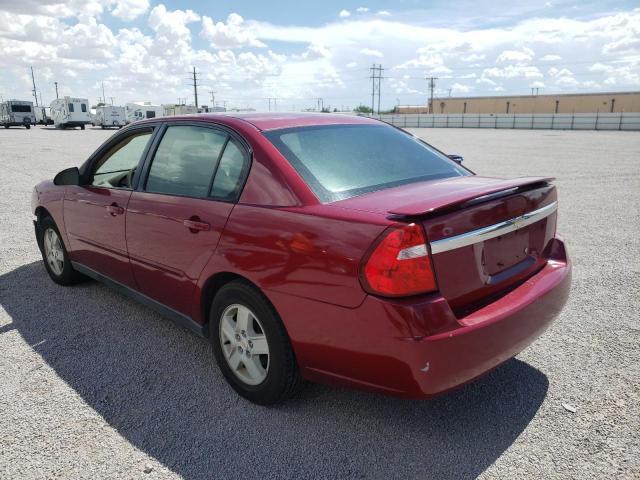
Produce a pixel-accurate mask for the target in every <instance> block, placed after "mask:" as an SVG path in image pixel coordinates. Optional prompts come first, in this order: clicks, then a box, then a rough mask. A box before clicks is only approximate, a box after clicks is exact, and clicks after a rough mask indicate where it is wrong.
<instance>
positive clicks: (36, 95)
mask: <svg viewBox="0 0 640 480" xmlns="http://www.w3.org/2000/svg"><path fill="white" fill-rule="evenodd" d="M31 81H32V82H33V98H35V99H36V107H37V106H38V92H37V90H36V78H35V77H34V76H33V67H31Z"/></svg>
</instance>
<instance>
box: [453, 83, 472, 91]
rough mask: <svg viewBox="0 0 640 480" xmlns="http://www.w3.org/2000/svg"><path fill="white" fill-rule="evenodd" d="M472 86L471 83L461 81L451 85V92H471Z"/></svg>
mask: <svg viewBox="0 0 640 480" xmlns="http://www.w3.org/2000/svg"><path fill="white" fill-rule="evenodd" d="M471 89H472V87H470V86H469V85H463V84H461V83H454V84H453V85H451V93H469V92H470V91H471Z"/></svg>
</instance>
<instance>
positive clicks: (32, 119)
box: [0, 100, 36, 129]
mask: <svg viewBox="0 0 640 480" xmlns="http://www.w3.org/2000/svg"><path fill="white" fill-rule="evenodd" d="M32 124H33V125H35V124H36V116H35V114H34V112H33V102H26V101H24V100H7V101H6V102H2V103H0V125H1V126H3V127H4V128H9V127H25V128H27V129H29V128H31V125H32Z"/></svg>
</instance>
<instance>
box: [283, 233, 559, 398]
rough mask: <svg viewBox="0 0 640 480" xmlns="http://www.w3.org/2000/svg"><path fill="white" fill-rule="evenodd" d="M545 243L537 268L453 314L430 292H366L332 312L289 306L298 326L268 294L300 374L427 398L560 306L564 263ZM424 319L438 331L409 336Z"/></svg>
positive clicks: (531, 332)
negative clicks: (417, 295) (479, 304)
mask: <svg viewBox="0 0 640 480" xmlns="http://www.w3.org/2000/svg"><path fill="white" fill-rule="evenodd" d="M553 242H554V248H553V255H552V257H553V258H552V259H551V260H550V261H549V262H548V263H547V265H546V266H545V267H544V268H543V269H542V270H540V271H539V272H538V273H537V274H536V275H534V276H533V277H531V278H530V279H528V280H527V281H526V282H525V283H523V284H522V285H520V286H519V287H518V288H516V289H514V290H512V291H511V292H509V293H508V294H506V295H504V296H503V297H502V298H500V299H499V300H497V301H495V302H493V303H491V304H489V305H487V306H485V307H484V308H481V309H480V310H477V311H475V312H474V313H472V314H470V315H468V316H467V317H464V318H462V319H457V318H455V316H454V315H453V313H452V311H451V309H450V308H449V306H448V304H447V302H446V300H444V299H443V298H442V297H440V296H438V295H434V296H431V297H428V298H426V299H423V300H422V301H420V302H417V301H415V300H413V301H391V300H385V299H380V298H376V297H367V299H366V300H365V302H364V303H363V304H362V305H361V306H360V307H358V308H357V309H352V310H350V309H340V311H335V310H336V308H337V307H326V306H320V305H314V306H313V307H311V306H310V305H308V304H307V305H306V306H302V305H298V306H297V307H295V306H294V307H293V308H294V309H296V308H304V309H305V311H307V312H309V314H308V316H307V317H306V320H307V321H305V322H304V324H305V325H303V324H301V323H298V322H297V321H289V320H288V318H291V317H288V313H289V312H288V311H289V309H290V308H292V307H290V306H286V305H285V304H290V303H291V302H290V301H287V302H285V304H282V310H283V311H282V310H281V306H280V305H278V303H280V299H279V298H278V296H277V295H276V296H275V297H274V298H272V301H274V300H275V301H274V304H275V305H276V308H278V309H279V311H281V315H282V317H283V320H284V321H285V324H286V326H287V329H288V330H289V333H290V336H291V338H292V343H293V345H294V349H295V351H296V356H297V357H298V361H299V363H300V365H301V367H302V371H303V375H304V376H305V377H306V378H307V379H309V380H312V381H318V382H322V383H330V384H334V385H342V386H348V387H355V388H360V389H365V390H371V391H378V392H384V393H390V394H394V395H399V396H404V397H411V398H429V397H432V396H434V395H438V394H440V393H443V392H446V391H447V390H450V389H453V388H456V387H458V386H461V385H463V384H465V383H467V382H469V381H471V380H473V379H475V378H476V377H478V376H480V375H482V374H484V373H486V372H487V371H489V370H491V369H492V368H494V367H496V366H497V365H499V364H500V363H502V362H504V361H505V360H508V359H509V358H511V357H513V356H515V355H517V354H518V353H519V352H520V351H522V350H523V349H524V348H525V347H527V346H528V345H529V344H530V343H531V342H533V341H534V340H535V339H536V338H538V337H539V336H540V335H541V334H542V333H543V332H544V331H545V330H546V329H547V327H548V326H549V325H550V324H551V322H552V321H553V320H554V319H555V318H556V316H557V315H558V314H559V313H560V311H561V310H562V308H563V307H564V305H565V303H566V301H567V298H568V295H569V290H570V287H571V264H570V261H569V259H568V257H567V254H566V251H565V246H564V243H563V242H562V241H561V240H560V239H558V238H556V239H554V240H553ZM307 303H308V301H307ZM332 308H333V311H332V310H331V309H332ZM297 316H298V317H299V316H300V315H299V310H298V315H297ZM426 323H429V324H430V325H435V326H437V328H439V333H435V334H431V335H426V336H416V335H415V331H416V330H417V328H416V327H415V326H416V325H419V326H420V325H424V324H426ZM311 325H312V326H311ZM310 326H311V328H310ZM407 326H408V328H407ZM408 332H409V334H407V333H408Z"/></svg>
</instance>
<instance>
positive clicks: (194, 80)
mask: <svg viewBox="0 0 640 480" xmlns="http://www.w3.org/2000/svg"><path fill="white" fill-rule="evenodd" d="M190 73H191V75H192V77H191V78H190V79H189V80H191V81H192V83H191V85H192V86H193V97H194V99H195V104H196V109H197V108H198V72H196V67H193V72H190Z"/></svg>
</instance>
